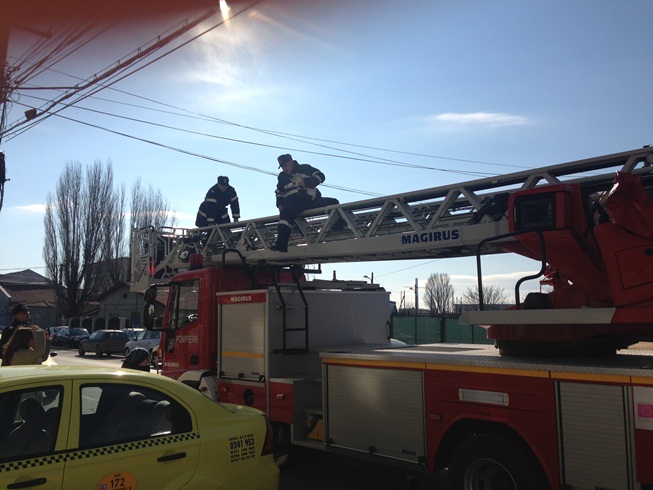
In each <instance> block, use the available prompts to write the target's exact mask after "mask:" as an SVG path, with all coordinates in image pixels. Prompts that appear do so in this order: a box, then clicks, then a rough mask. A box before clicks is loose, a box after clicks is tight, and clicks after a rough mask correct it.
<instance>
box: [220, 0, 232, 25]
mask: <svg viewBox="0 0 653 490" xmlns="http://www.w3.org/2000/svg"><path fill="white" fill-rule="evenodd" d="M220 13H221V14H222V18H223V19H224V21H225V22H226V21H228V20H229V18H230V17H231V8H230V7H229V5H227V1H226V0H220Z"/></svg>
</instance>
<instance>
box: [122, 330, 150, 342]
mask: <svg viewBox="0 0 653 490" xmlns="http://www.w3.org/2000/svg"><path fill="white" fill-rule="evenodd" d="M144 330H145V329H144V328H123V329H122V331H123V332H125V333H126V334H127V337H129V340H134V339H135V338H136V337H137V336H138V334H139V333H141V332H143V331H144Z"/></svg>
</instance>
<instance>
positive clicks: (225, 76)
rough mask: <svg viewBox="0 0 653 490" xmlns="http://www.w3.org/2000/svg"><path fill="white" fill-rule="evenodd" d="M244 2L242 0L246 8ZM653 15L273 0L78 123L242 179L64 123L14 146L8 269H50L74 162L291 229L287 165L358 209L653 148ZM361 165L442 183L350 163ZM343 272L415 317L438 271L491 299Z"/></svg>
mask: <svg viewBox="0 0 653 490" xmlns="http://www.w3.org/2000/svg"><path fill="white" fill-rule="evenodd" d="M247 5H248V4H247V3H246V2H239V3H237V4H234V5H233V6H232V8H233V10H232V12H237V11H239V10H241V9H243V7H245V6H247ZM652 18H653V3H652V2H650V1H648V0H639V1H629V0H626V1H608V0H591V1H590V0H572V1H568V0H567V1H561V0H553V1H551V0H547V1H539V0H533V1H529V2H523V1H520V0H497V1H492V2H488V1H473V0H470V1H437V0H413V1H411V2H390V1H387V0H357V1H355V2H351V1H345V0H330V1H328V2H317V1H314V2H306V1H299V0H298V1H281V0H277V1H275V0H270V1H263V2H260V3H257V4H256V5H255V6H253V7H251V8H248V9H246V10H245V11H244V12H243V13H242V14H241V15H238V16H236V17H234V18H233V19H231V20H230V21H229V22H228V23H226V24H224V25H221V26H219V27H217V28H215V29H213V30H212V31H211V32H210V33H208V34H205V35H204V36H202V37H200V38H198V39H197V40H196V41H194V42H192V43H190V44H188V45H186V46H184V47H183V48H180V49H179V50H177V51H175V52H173V53H171V54H170V55H168V56H166V57H164V58H162V59H161V60H160V61H158V62H156V63H154V64H152V65H150V66H147V67H145V68H143V69H142V70H140V71H139V72H137V73H135V74H134V75H132V76H130V77H128V78H126V79H124V80H122V81H120V82H118V83H117V84H115V85H113V87H112V88H113V89H118V90H120V92H118V91H116V90H112V89H107V90H104V91H102V92H99V93H98V94H97V95H96V96H94V97H93V98H89V99H86V100H84V101H83V102H80V103H79V104H77V106H76V107H71V108H68V109H66V110H65V111H63V112H61V115H62V116H66V117H68V118H73V119H76V120H78V121H83V122H85V123H88V124H93V125H96V126H99V127H103V128H107V129H110V130H111V131H117V132H122V133H126V134H131V135H134V136H136V137H138V138H141V139H147V140H151V141H153V142H157V143H161V144H165V145H169V146H172V147H176V148H179V149H182V150H183V151H185V152H193V153H196V154H200V155H207V156H210V157H211V158H214V159H219V160H222V161H227V162H233V163H236V164H237V165H238V166H229V165H226V164H224V163H217V162H215V161H213V160H210V159H204V158H200V157H197V156H191V155H189V154H187V153H181V152H177V151H173V150H170V149H166V148H162V147H160V146H155V145H152V144H148V143H145V142H143V141H138V140H135V139H130V138H126V137H124V136H119V135H116V134H113V133H110V132H107V131H103V130H101V129H98V128H94V127H90V126H86V125H83V124H80V123H78V122H73V121H70V120H66V119H63V118H60V117H56V116H55V117H51V118H49V119H47V120H44V121H43V122H42V123H40V124H38V125H36V126H34V127H33V128H31V129H29V130H28V131H25V132H24V133H22V134H19V135H17V136H15V137H13V138H8V137H4V138H3V140H2V143H0V149H2V150H3V151H4V152H5V153H6V156H7V167H8V178H10V179H11V180H10V181H9V182H7V184H6V186H5V199H4V205H3V208H2V210H1V211H0V227H1V229H2V230H3V231H4V233H3V238H4V239H3V240H2V241H0V274H3V273H7V272H11V271H15V270H21V269H25V268H32V269H34V270H35V271H37V272H40V273H44V269H43V259H42V246H43V224H42V222H43V204H44V202H45V200H46V196H47V194H48V192H53V191H54V189H55V185H56V181H57V179H58V177H59V174H60V173H61V171H62V169H63V167H64V165H65V164H66V162H68V161H80V162H82V163H84V164H90V163H92V162H93V161H94V160H96V159H100V160H102V161H107V160H111V161H112V162H113V166H114V172H115V174H116V178H117V180H118V181H120V182H123V183H124V184H125V185H126V187H127V190H128V191H129V188H130V187H131V185H132V183H133V182H134V181H135V180H136V178H137V177H138V176H140V177H141V178H142V180H143V182H144V183H145V184H146V185H147V184H152V185H153V186H154V187H155V188H158V189H160V190H161V191H162V192H163V194H164V196H165V197H166V198H167V199H168V202H169V204H170V207H171V209H172V210H173V211H174V212H175V214H176V217H177V222H178V224H179V225H180V226H189V227H190V226H192V225H193V223H194V217H195V213H196V211H197V207H198V205H199V203H200V202H201V201H202V199H203V197H204V194H205V193H206V190H207V189H208V188H209V187H210V186H211V185H213V184H214V183H215V181H216V178H217V176H218V175H228V176H229V177H230V179H231V183H232V185H233V186H234V187H235V188H236V190H237V191H238V194H239V196H240V201H241V209H242V215H243V219H248V218H256V217H262V216H270V215H273V214H276V208H275V206H274V194H273V190H274V186H275V183H276V177H275V174H276V172H277V171H278V170H277V165H276V157H277V155H279V154H280V153H286V152H290V153H292V155H293V157H294V158H295V159H296V160H298V161H299V162H300V163H310V164H312V165H314V166H316V167H318V168H320V169H321V170H323V171H324V173H325V174H326V176H327V180H326V184H333V185H336V186H340V187H346V188H349V189H354V190H357V191H359V192H345V191H342V190H338V189H329V188H328V187H325V188H324V189H323V194H324V195H326V196H330V197H336V198H338V199H339V200H340V201H341V202H350V201H356V200H361V199H365V198H367V197H369V195H370V193H373V194H374V195H386V194H396V193H402V192H410V191H414V190H418V189H423V188H428V187H436V186H440V185H444V184H447V183H454V182H459V181H464V180H472V179H475V178H479V177H484V176H490V175H493V174H502V173H508V172H512V171H518V170H523V169H527V168H534V167H538V166H542V165H550V164H557V163H563V162H567V161H572V160H576V159H582V158H589V157H593V156H598V155H603V154H608V153H615V152H620V151H626V150H630V149H633V148H637V147H641V146H643V145H646V144H652V143H653V131H652V130H653V119H652V118H651V114H653V90H652V89H651V87H653V83H652V80H653V31H651V29H650V20H651V19H652ZM218 20H219V19H218V17H217V15H216V16H214V17H212V18H211V19H209V20H208V21H207V22H205V23H203V24H202V26H201V27H200V28H199V29H198V30H196V31H194V32H195V33H197V32H200V31H201V30H202V29H203V28H206V27H210V26H212V25H215V24H216V23H217V22H218ZM168 27H170V25H168V24H166V23H164V22H161V23H157V24H156V25H147V26H145V25H141V24H131V25H129V26H122V27H121V28H120V29H119V30H118V31H113V32H109V33H107V34H106V37H104V38H98V39H97V40H96V42H95V43H91V44H89V46H87V47H85V48H84V49H82V50H80V51H79V52H78V53H76V54H75V55H74V56H71V57H69V58H67V59H65V60H63V61H62V62H61V63H59V64H57V65H56V66H55V68H56V69H57V72H54V71H49V72H45V73H44V74H43V75H42V77H41V78H38V79H34V80H33V81H32V83H33V84H34V85H42V86H46V85H57V84H71V83H73V80H74V79H73V78H71V76H75V77H81V78H86V77H88V76H90V75H92V74H94V73H97V72H99V71H101V70H102V69H103V68H104V67H106V66H108V65H110V64H111V63H114V62H116V61H117V60H118V59H120V58H123V57H124V56H125V55H126V54H127V53H129V52H130V51H132V50H133V49H135V48H137V47H138V46H140V45H142V44H144V43H145V42H147V41H148V40H150V39H152V37H153V36H155V35H157V34H159V33H160V32H157V31H163V30H164V29H167V28H168ZM14 39H15V40H14V41H13V43H12V39H10V46H9V56H10V57H9V62H10V64H11V62H12V59H15V57H16V56H18V55H20V54H22V50H24V48H25V46H26V44H27V43H28V42H29V41H30V38H29V35H28V34H25V33H22V34H20V35H19V36H17V37H16V38H14ZM12 57H14V58H12ZM34 92H35V91H24V92H20V98H17V99H16V100H15V102H14V104H13V105H12V106H11V112H10V115H9V123H10V124H11V123H12V122H14V121H16V120H19V119H20V118H21V116H22V114H23V111H24V110H26V109H27V108H28V107H32V106H36V107H38V106H40V105H41V104H42V103H43V102H42V101H38V100H36V99H34V98H33V97H34V96H35V95H36V96H38V97H44V98H46V99H47V98H51V97H52V96H53V92H47V91H39V92H37V93H34ZM136 96H138V97H136ZM143 97H146V98H148V99H150V100H145V99H143ZM155 101H156V102H159V103H165V104H168V106H163V105H160V104H157V103H155ZM23 104H24V105H23ZM170 106H172V107H170ZM82 108H83V109H86V110H83V109H82ZM88 109H92V110H95V111H104V112H107V113H110V114H114V116H109V115H103V114H99V113H98V112H90V111H88ZM161 110H165V111H168V113H164V112H161ZM182 111H186V112H182ZM170 112H172V113H174V114H170ZM199 114H202V115H205V116H209V117H210V118H213V120H209V118H208V117H200V116H198V115H199ZM115 115H119V116H121V117H115ZM125 117H128V118H132V119H140V120H147V121H150V122H156V123H157V124H162V125H169V126H173V127H176V128H183V129H185V130H188V131H195V132H197V133H202V134H210V135H213V137H207V136H204V135H199V134H192V133H189V132H182V131H176V130H171V129H167V128H163V127H160V126H158V127H157V126H153V125H147V124H143V123H137V122H134V121H129V120H126V119H124V118H125ZM218 120H219V121H222V122H218ZM261 130H264V131H265V132H264V131H261ZM269 132H275V133H282V134H284V135H286V136H280V135H279V134H275V135H273V134H270V133H269ZM289 135H292V136H289ZM229 139H232V140H229ZM233 140H237V141H233ZM318 140H324V141H318ZM350 145H360V146H350ZM347 151H356V152H359V153H362V154H364V155H366V156H368V157H369V158H372V159H381V158H390V159H393V160H397V161H401V162H406V163H411V164H417V165H422V166H425V167H432V168H433V169H430V170H429V169H406V168H400V167H395V166H388V165H381V164H379V163H369V162H360V161H356V160H352V159H348V158H342V156H344V155H346V153H345V152H347ZM419 155H423V156H419ZM479 162H483V163H479ZM242 167H248V168H242ZM252 169H255V170H252ZM257 170H258V171H257ZM461 170H464V171H469V172H471V173H473V174H472V175H470V176H464V175H460V174H459V173H456V172H457V171H461ZM535 268H536V266H534V265H533V264H532V263H531V262H529V261H527V260H525V259H518V258H507V257H506V256H503V257H500V258H496V259H491V260H488V261H487V265H486V264H485V263H484V271H485V272H486V273H487V274H489V277H488V278H487V279H486V283H491V284H496V285H499V286H501V287H504V288H505V289H506V291H507V292H511V291H512V288H513V285H514V281H515V277H518V276H520V275H523V273H524V271H531V270H533V269H535ZM334 269H335V270H336V271H337V275H338V277H339V278H341V279H363V276H364V275H370V274H371V273H374V279H375V282H379V283H380V284H381V285H383V286H385V287H386V288H387V289H389V290H391V291H392V292H393V299H395V300H397V301H398V300H399V295H400V294H401V293H402V292H403V293H405V294H406V298H407V300H409V301H410V302H412V301H413V298H414V296H413V295H414V293H413V292H412V291H410V290H409V289H407V287H408V286H413V285H414V282H415V278H418V279H419V282H420V287H421V286H422V285H423V284H424V282H425V281H426V279H427V278H428V276H429V274H431V273H434V272H446V273H448V274H450V275H451V277H452V280H453V284H454V286H455V289H456V295H458V296H459V295H462V293H463V292H464V289H465V287H467V286H472V285H474V284H475V265H474V262H473V260H470V259H447V260H437V261H409V262H377V263H362V264H347V265H335V266H333V265H326V266H324V267H323V270H324V271H325V272H324V275H323V277H325V278H330V277H331V274H332V271H333V270H334ZM421 301H422V299H421V297H420V302H421Z"/></svg>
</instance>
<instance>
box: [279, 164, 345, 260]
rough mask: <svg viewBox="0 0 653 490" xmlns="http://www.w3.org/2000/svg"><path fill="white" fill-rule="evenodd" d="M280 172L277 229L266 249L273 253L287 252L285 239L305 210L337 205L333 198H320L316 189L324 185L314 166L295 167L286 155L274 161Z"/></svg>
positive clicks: (296, 165)
mask: <svg viewBox="0 0 653 490" xmlns="http://www.w3.org/2000/svg"><path fill="white" fill-rule="evenodd" d="M277 161H278V162H279V168H280V169H282V171H281V172H280V173H279V176H278V177H277V189H276V191H275V195H276V197H277V208H278V209H279V226H278V228H277V241H276V243H275V244H274V245H272V246H271V247H270V249H271V250H274V251H277V252H287V251H288V239H289V238H290V233H291V232H292V228H293V225H294V224H295V218H297V216H299V215H300V214H301V213H302V212H304V211H305V210H307V209H314V208H322V207H325V206H331V205H332V204H339V201H338V200H337V199H334V198H332V197H322V194H320V191H319V190H317V186H318V185H320V184H321V183H322V182H324V179H325V177H324V174H323V173H322V172H321V171H320V170H318V169H317V168H315V167H311V166H310V165H307V164H301V165H300V164H299V163H297V161H296V160H293V158H292V156H290V155H289V154H287V153H286V154H284V155H280V156H279V157H278V158H277Z"/></svg>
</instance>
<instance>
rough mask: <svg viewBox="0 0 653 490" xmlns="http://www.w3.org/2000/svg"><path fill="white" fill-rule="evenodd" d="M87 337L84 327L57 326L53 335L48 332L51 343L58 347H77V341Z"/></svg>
mask: <svg viewBox="0 0 653 490" xmlns="http://www.w3.org/2000/svg"><path fill="white" fill-rule="evenodd" d="M88 337H89V334H88V330H86V329H85V328H69V327H58V328H57V331H56V333H55V334H54V336H52V332H50V338H51V339H52V345H56V346H59V347H78V346H79V343H80V342H81V341H82V340H85V339H87V338H88Z"/></svg>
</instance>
